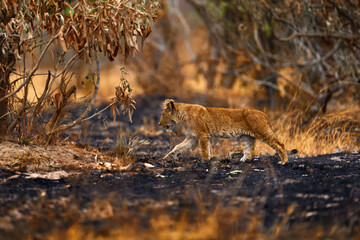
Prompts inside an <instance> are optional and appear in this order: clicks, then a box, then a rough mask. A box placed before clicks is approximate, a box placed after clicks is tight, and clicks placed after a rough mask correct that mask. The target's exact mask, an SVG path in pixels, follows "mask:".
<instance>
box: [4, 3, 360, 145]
mask: <svg viewBox="0 0 360 240" xmlns="http://www.w3.org/2000/svg"><path fill="white" fill-rule="evenodd" d="M40 3H41V4H40V5H37V4H36V3H35V1H30V0H28V1H16V0H5V1H2V2H1V10H0V30H1V34H0V44H1V45H0V48H1V51H0V52H1V53H0V55H1V69H2V74H1V76H2V77H1V79H0V82H1V84H3V85H2V86H1V91H0V101H1V104H2V105H1V109H2V112H1V114H0V115H1V116H0V117H1V119H0V121H2V123H1V126H2V130H1V132H2V135H11V134H12V133H14V131H15V130H16V129H24V128H25V126H26V124H28V122H24V121H21V119H23V118H24V116H28V117H29V119H31V118H34V117H36V118H37V115H38V111H40V110H39V108H40V107H41V109H43V108H45V107H46V106H47V105H46V104H45V103H51V104H52V105H51V104H50V105H51V106H52V107H53V108H55V109H54V114H55V115H56V116H55V117H54V119H53V122H52V124H50V125H49V124H47V125H48V126H47V127H46V131H45V132H46V135H47V139H48V142H49V140H50V139H51V136H52V138H53V137H54V136H55V135H56V134H57V133H58V132H60V131H62V130H64V129H65V128H61V127H56V126H58V125H60V124H61V122H62V121H61V119H64V118H65V116H66V114H64V113H63V112H62V111H63V109H66V108H69V105H71V104H73V103H74V102H76V103H78V102H85V105H86V104H88V103H89V102H90V103H91V100H93V102H94V101H95V100H96V101H97V104H99V103H104V102H111V104H113V106H115V103H116V104H122V105H124V106H125V109H128V113H129V114H130V116H131V113H132V110H133V108H132V106H133V102H132V101H133V100H132V97H133V96H134V95H135V96H136V95H148V96H149V97H150V98H151V96H153V95H162V96H164V95H166V96H173V97H179V98H181V99H185V100H186V101H189V102H198V103H202V104H204V105H207V106H222V107H234V108H235V107H255V108H258V109H261V110H265V111H267V112H268V113H270V115H271V114H272V113H273V112H284V111H287V112H294V111H296V114H293V115H292V117H294V116H296V118H298V119H300V120H301V123H302V124H303V123H308V122H311V121H312V120H313V119H314V118H315V117H319V116H321V115H323V114H326V113H328V112H330V113H331V112H334V111H345V110H349V109H352V110H353V111H351V114H350V115H351V116H352V120H351V121H352V123H351V124H352V125H354V124H358V122H357V120H356V118H357V117H358V116H359V100H360V94H359V93H360V91H359V89H360V86H359V85H360V83H359V75H360V74H359V71H360V70H359V69H360V68H359V64H360V57H359V56H360V54H359V53H360V52H359V48H360V39H359V36H360V28H359V22H360V11H359V9H360V8H359V7H360V4H359V1H358V0H348V1H342V0H312V1H309V0H301V1H293V0H281V1H262V0H256V1H252V0H241V1H240V0H229V1H217V0H208V1H205V0H185V1H180V0H160V1H146V0H144V1H140V0H137V1H135V0H134V1H115V0H112V1H110V0H109V1H97V0H90V1H40ZM6 5H8V7H6ZM30 10H31V12H29V11H30ZM112 11H113V12H112ZM115 16H116V17H115ZM75 20H76V21H75ZM154 20H155V22H153V21H154ZM153 23H154V25H152V24H153ZM150 33H151V34H150ZM145 39H146V40H145ZM49 43H51V44H50V45H51V46H49V48H46V46H47V44H49ZM45 50H46V51H45ZM42 53H44V59H43V60H42V61H41V57H40V60H39V55H40V56H42V55H41V54H42ZM74 53H75V54H74ZM72 56H73V58H74V59H73V58H72ZM96 59H98V60H99V62H101V75H99V76H101V78H102V79H103V81H102V82H101V84H99V85H100V86H99V89H98V92H99V94H97V90H96V91H95V89H97V87H96V85H97V84H96V83H98V82H99V81H97V76H96V72H97V66H96V64H95V63H96V61H95V60H96ZM25 60H26V61H25ZM109 60H110V61H109ZM125 60H126V62H125ZM124 65H126V70H125V69H124V68H123V66H124ZM54 66H55V67H54ZM47 71H50V72H49V74H48V73H47ZM48 78H49V80H48ZM6 79H8V80H6ZM49 82H50V83H51V82H53V83H54V84H51V86H48V85H49ZM116 85H118V86H120V90H121V91H120V92H118V93H117V94H116V96H117V97H115V98H110V97H109V96H110V95H113V94H114V86H116ZM72 86H75V88H73V89H71V87H72ZM118 90H119V89H118ZM118 90H117V91H118ZM42 91H43V92H44V91H45V92H46V94H44V97H43V98H41V97H40V96H42V94H41V93H39V92H42ZM12 93H16V94H12ZM57 93H59V94H58V95H57ZM94 93H95V94H94ZM96 95H98V96H97V97H96ZM45 98H46V99H45ZM120 98H122V99H120ZM64 99H69V101H67V100H66V101H64ZM39 102H40V103H39ZM54 106H55V107H54ZM56 112H57V114H56ZM116 112H118V111H117V110H116V109H115V107H113V108H112V113H116ZM299 112H301V117H299ZM84 113H86V112H84ZM85 115H86V114H84V116H83V118H85ZM350 115H349V114H347V116H350ZM53 116H54V115H53ZM83 118H82V119H83ZM80 121H81V119H80ZM30 122H31V121H30ZM351 124H350V125H351ZM4 126H8V127H4ZM33 131H34V130H33V127H32V126H30V128H28V129H27V130H26V132H27V134H23V136H25V137H29V136H31V132H33ZM54 134H55V135H54Z"/></svg>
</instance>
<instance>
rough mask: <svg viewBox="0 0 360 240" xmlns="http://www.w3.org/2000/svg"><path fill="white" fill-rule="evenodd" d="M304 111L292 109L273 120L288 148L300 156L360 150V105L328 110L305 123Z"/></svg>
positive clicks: (276, 129)
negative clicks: (347, 108) (294, 149)
mask: <svg viewBox="0 0 360 240" xmlns="http://www.w3.org/2000/svg"><path fill="white" fill-rule="evenodd" d="M303 116H304V114H303V113H300V112H289V113H286V114H284V115H282V116H281V117H279V118H278V119H277V120H275V121H274V124H273V128H274V130H275V131H276V133H277V134H278V136H279V138H280V139H281V140H282V141H283V142H284V143H285V145H286V146H287V149H289V150H290V149H293V148H296V149H297V150H298V151H299V155H300V156H311V155H319V154H328V153H334V152H339V151H359V150H360V149H359V140H358V139H359V137H360V120H359V119H360V108H355V109H350V110H343V111H338V112H333V113H328V114H325V115H322V116H318V117H316V118H314V119H313V120H312V121H311V122H309V123H307V124H305V123H304V121H303V118H304V117H303Z"/></svg>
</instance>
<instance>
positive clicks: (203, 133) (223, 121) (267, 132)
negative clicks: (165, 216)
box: [159, 99, 288, 164]
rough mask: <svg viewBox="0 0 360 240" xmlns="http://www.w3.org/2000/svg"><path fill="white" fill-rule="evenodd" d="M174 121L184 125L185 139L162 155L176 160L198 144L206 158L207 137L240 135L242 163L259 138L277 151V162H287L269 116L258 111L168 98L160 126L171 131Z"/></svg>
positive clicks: (249, 157) (250, 153)
mask: <svg viewBox="0 0 360 240" xmlns="http://www.w3.org/2000/svg"><path fill="white" fill-rule="evenodd" d="M176 124H183V125H184V126H185V128H186V138H185V140H184V141H183V142H182V143H180V144H178V145H177V146H175V147H174V149H173V150H172V151H170V152H169V153H168V154H167V155H166V156H165V157H164V158H167V157H173V158H175V159H177V158H178V156H179V155H180V154H181V153H183V152H184V151H187V150H189V149H190V148H193V147H195V146H197V145H198V144H199V145H200V150H201V157H202V159H203V160H209V158H210V137H224V138H230V137H240V142H241V145H242V147H243V151H244V156H243V157H242V158H241V159H240V161H242V162H244V161H246V160H248V159H251V158H252V157H253V151H254V141H255V139H259V140H261V141H263V142H266V143H267V144H269V145H270V146H271V147H272V148H273V149H275V150H276V151H277V152H278V153H279V155H280V158H281V161H280V162H279V163H280V164H286V163H287V162H288V157H287V155H286V152H285V147H284V144H283V143H282V142H280V141H279V139H278V138H277V137H276V135H275V133H274V132H273V130H272V129H271V126H270V119H269V117H268V116H267V115H266V114H265V113H263V112H261V111H258V110H254V109H248V108H243V109H226V108H211V107H203V106H200V105H196V104H186V103H177V102H174V100H172V99H167V100H165V102H164V109H163V112H162V114H161V118H160V122H159V126H161V127H164V128H166V130H167V131H171V130H172V129H173V128H174V126H175V125H176Z"/></svg>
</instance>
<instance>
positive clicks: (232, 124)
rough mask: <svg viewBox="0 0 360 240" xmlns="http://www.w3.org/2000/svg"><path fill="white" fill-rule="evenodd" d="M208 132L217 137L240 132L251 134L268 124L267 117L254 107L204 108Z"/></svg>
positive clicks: (235, 134) (231, 135) (239, 133)
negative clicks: (206, 115) (207, 119)
mask: <svg viewBox="0 0 360 240" xmlns="http://www.w3.org/2000/svg"><path fill="white" fill-rule="evenodd" d="M206 110H207V112H208V118H209V119H211V121H209V122H208V127H209V130H210V134H211V135H214V136H218V137H236V136H239V135H241V134H248V135H251V136H254V135H257V134H256V133H257V132H258V131H259V130H260V131H261V129H263V128H268V127H269V126H270V120H269V117H268V116H267V115H266V114H265V113H263V112H261V111H259V110H255V109H250V108H241V109H227V108H206Z"/></svg>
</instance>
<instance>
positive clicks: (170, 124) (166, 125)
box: [159, 120, 175, 132]
mask: <svg viewBox="0 0 360 240" xmlns="http://www.w3.org/2000/svg"><path fill="white" fill-rule="evenodd" d="M159 126H160V127H163V128H165V129H166V131H167V132H171V131H172V129H173V128H174V127H175V122H167V123H164V122H163V121H161V120H160V122H159Z"/></svg>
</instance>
